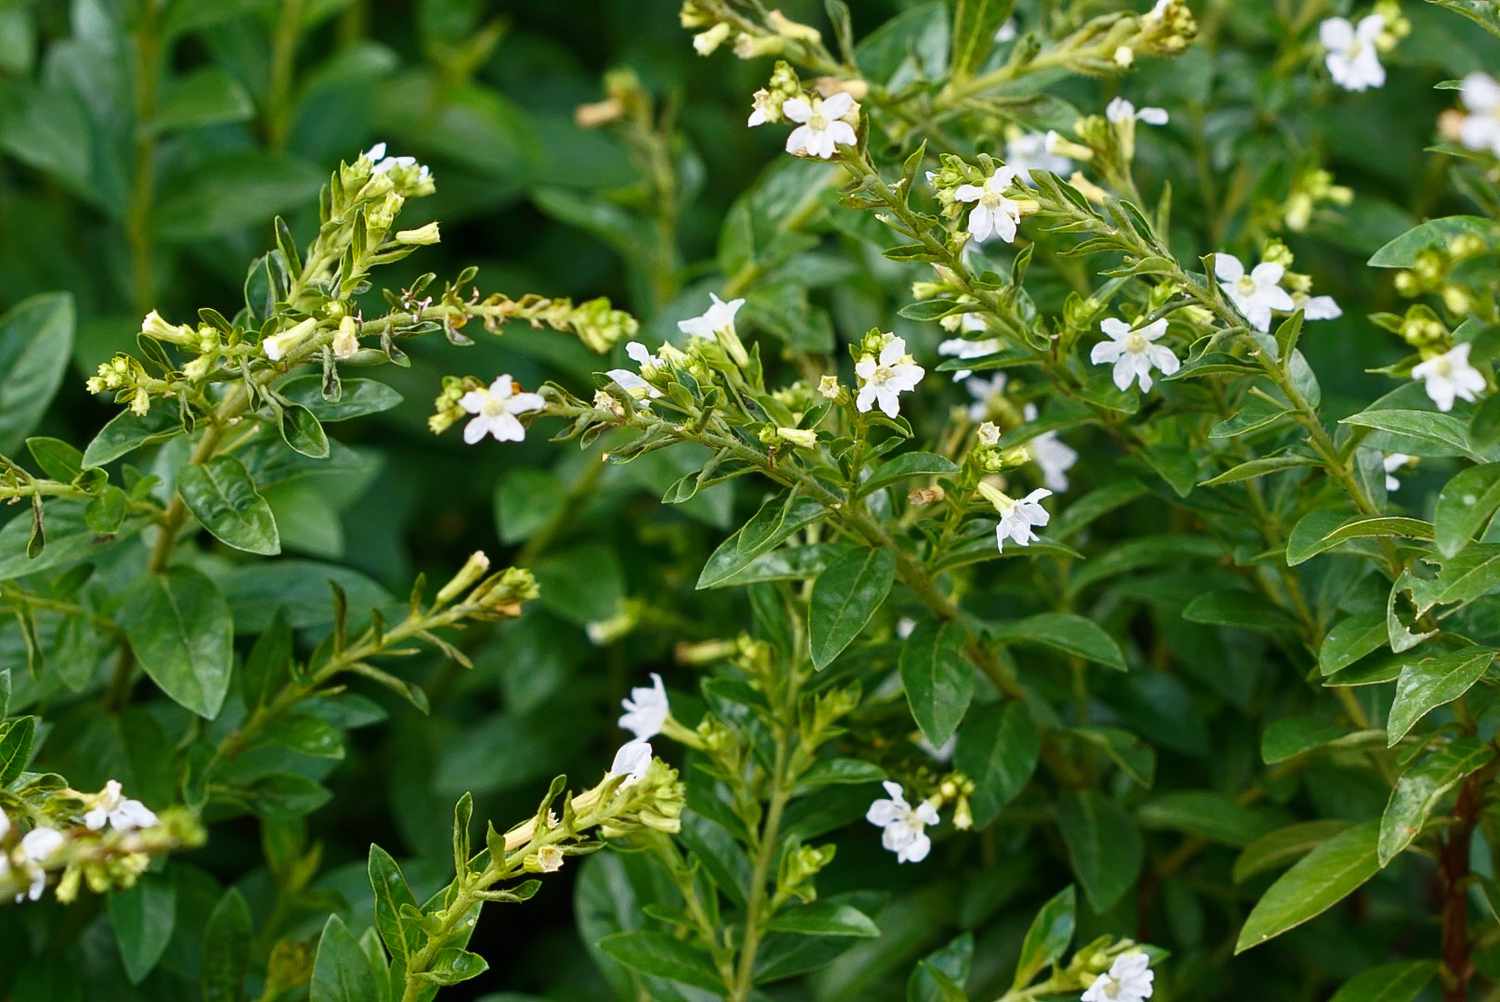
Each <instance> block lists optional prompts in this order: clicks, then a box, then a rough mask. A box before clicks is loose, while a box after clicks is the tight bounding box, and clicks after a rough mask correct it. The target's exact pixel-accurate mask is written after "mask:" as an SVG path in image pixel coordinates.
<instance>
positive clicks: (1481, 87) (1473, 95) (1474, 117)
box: [1458, 73, 1500, 157]
mask: <svg viewBox="0 0 1500 1002" xmlns="http://www.w3.org/2000/svg"><path fill="white" fill-rule="evenodd" d="M1459 97H1460V99H1461V100H1462V101H1463V104H1464V108H1465V109H1467V111H1468V114H1467V115H1465V116H1464V117H1463V121H1462V122H1461V123H1460V124H1459V127H1458V141H1459V142H1461V143H1463V144H1464V145H1465V146H1467V147H1468V148H1469V149H1471V150H1489V151H1490V152H1491V153H1493V154H1494V155H1495V156H1497V157H1500V81H1496V80H1495V78H1494V77H1492V76H1490V75H1489V74H1488V73H1470V74H1469V75H1468V76H1466V77H1464V80H1463V84H1462V85H1461V86H1460V88H1459Z"/></svg>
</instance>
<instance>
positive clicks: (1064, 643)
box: [987, 612, 1127, 671]
mask: <svg viewBox="0 0 1500 1002" xmlns="http://www.w3.org/2000/svg"><path fill="white" fill-rule="evenodd" d="M987 632H988V634H989V636H990V638H991V639H992V640H994V641H995V642H997V643H1001V644H1015V643H1022V644H1040V645H1041V646H1043V647H1049V648H1051V649H1052V650H1055V651H1059V652H1061V653H1063V654H1066V655H1069V656H1071V657H1077V658H1083V659H1084V660H1085V661H1092V662H1094V663H1095V664H1101V665H1103V666H1104V667H1106V668H1113V669H1115V670H1116V671H1125V670H1126V668H1127V666H1126V664H1125V654H1124V652H1123V651H1121V650H1120V645H1119V644H1117V643H1115V640H1114V638H1113V637H1111V636H1110V635H1109V634H1108V633H1106V632H1104V630H1103V628H1101V627H1100V626H1099V625H1098V624H1097V623H1095V622H1093V621H1092V620H1089V619H1085V618H1084V617H1082V616H1078V615H1075V614H1073V613H1071V612H1043V613H1038V614H1037V615H1035V616H1028V617H1026V618H1025V619H1016V620H1012V621H1010V622H1008V623H999V624H996V625H993V626H990V627H989V629H988V631H987Z"/></svg>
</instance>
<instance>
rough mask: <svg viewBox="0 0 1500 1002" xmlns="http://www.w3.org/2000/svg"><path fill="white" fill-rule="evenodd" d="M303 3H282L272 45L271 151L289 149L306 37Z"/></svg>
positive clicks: (295, 0) (268, 99) (269, 94)
mask: <svg viewBox="0 0 1500 1002" xmlns="http://www.w3.org/2000/svg"><path fill="white" fill-rule="evenodd" d="M302 4H303V0H281V16H280V17H278V18H277V20H276V33H275V36H274V37H273V38H272V41H271V82H270V88H269V90H268V92H267V95H266V139H267V141H268V142H269V143H270V146H271V149H273V150H276V151H280V150H283V149H285V148H286V140H287V134H288V133H289V132H290V131H291V127H292V109H291V95H292V82H293V78H294V76H295V72H296V57H297V40H298V39H299V38H300V37H301V35H302Z"/></svg>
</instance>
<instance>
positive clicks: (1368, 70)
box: [1318, 14, 1385, 90]
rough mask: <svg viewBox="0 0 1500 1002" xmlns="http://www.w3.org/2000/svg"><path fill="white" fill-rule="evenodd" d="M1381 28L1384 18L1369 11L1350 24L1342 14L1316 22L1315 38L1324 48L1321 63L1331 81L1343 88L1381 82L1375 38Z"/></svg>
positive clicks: (1382, 73) (1353, 88) (1356, 87)
mask: <svg viewBox="0 0 1500 1002" xmlns="http://www.w3.org/2000/svg"><path fill="white" fill-rule="evenodd" d="M1383 31H1385V18H1383V17H1381V16H1380V15H1379V14H1371V15H1369V16H1368V17H1363V18H1360V21H1359V24H1358V25H1357V26H1356V25H1353V24H1350V23H1349V21H1348V20H1347V19H1345V18H1342V17H1330V18H1328V19H1327V20H1326V21H1324V22H1323V23H1322V24H1320V25H1318V41H1320V42H1322V43H1323V48H1324V49H1325V50H1326V51H1327V53H1328V54H1327V55H1326V56H1325V57H1324V60H1323V61H1324V63H1325V64H1327V66H1328V72H1329V74H1330V75H1331V76H1332V77H1333V82H1334V83H1336V84H1338V85H1339V86H1340V87H1342V88H1344V89H1345V90H1368V89H1369V88H1371V87H1380V86H1382V85H1383V84H1384V83H1385V68H1384V67H1383V66H1381V65H1380V50H1379V49H1377V48H1376V47H1375V40H1376V39H1378V38H1379V37H1380V33H1381V32H1383Z"/></svg>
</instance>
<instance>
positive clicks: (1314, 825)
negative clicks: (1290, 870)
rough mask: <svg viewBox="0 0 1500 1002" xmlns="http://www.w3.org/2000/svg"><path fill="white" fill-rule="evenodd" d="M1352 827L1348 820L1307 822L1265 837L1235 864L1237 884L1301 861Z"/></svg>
mask: <svg viewBox="0 0 1500 1002" xmlns="http://www.w3.org/2000/svg"><path fill="white" fill-rule="evenodd" d="M1348 827H1349V822H1347V821H1304V822H1301V823H1299V824H1295V825H1288V826H1286V827H1285V828H1278V829H1277V830H1276V831H1274V832H1270V833H1268V834H1266V835H1262V836H1261V837H1260V838H1258V839H1256V840H1255V841H1254V842H1251V843H1250V844H1249V845H1247V846H1245V851H1244V852H1242V853H1240V855H1239V858H1237V859H1236V860H1235V861H1234V874H1233V876H1234V882H1235V883H1236V884H1243V883H1244V882H1245V881H1247V880H1249V879H1250V878H1251V877H1253V876H1255V875H1256V874H1257V873H1263V872H1265V871H1266V870H1274V869H1277V868H1279V867H1282V866H1286V865H1288V864H1290V863H1292V862H1294V861H1296V860H1298V859H1301V858H1302V857H1303V856H1305V855H1307V854H1308V853H1310V852H1312V851H1313V850H1314V849H1316V848H1317V847H1318V846H1320V845H1322V844H1323V843H1324V842H1327V841H1328V840H1329V839H1330V838H1332V837H1333V836H1335V835H1337V834H1338V833H1339V832H1342V831H1344V830H1346V829H1347V828H1348Z"/></svg>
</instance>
